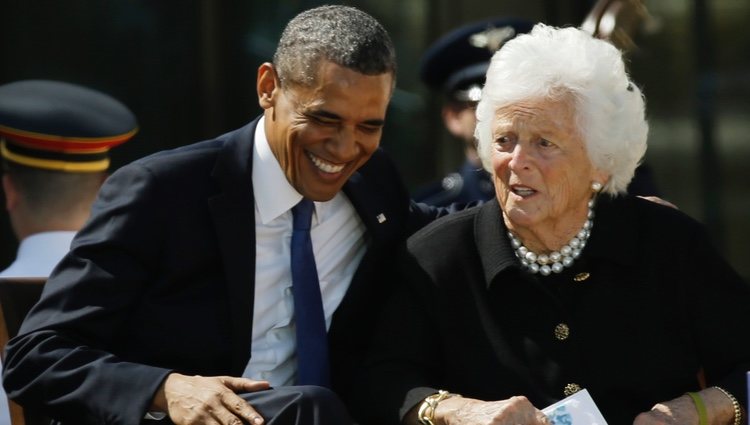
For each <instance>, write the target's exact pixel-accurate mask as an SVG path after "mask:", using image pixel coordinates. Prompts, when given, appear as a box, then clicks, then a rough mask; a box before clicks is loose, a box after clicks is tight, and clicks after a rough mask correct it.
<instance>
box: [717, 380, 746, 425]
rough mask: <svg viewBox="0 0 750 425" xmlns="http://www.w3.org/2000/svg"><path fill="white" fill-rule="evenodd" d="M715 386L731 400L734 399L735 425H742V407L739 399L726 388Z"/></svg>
mask: <svg viewBox="0 0 750 425" xmlns="http://www.w3.org/2000/svg"><path fill="white" fill-rule="evenodd" d="M714 388H716V389H717V390H719V391H721V392H722V393H724V395H725V396H727V397H729V400H731V401H732V407H734V425H742V408H741V407H740V403H739V402H738V401H737V399H736V398H735V397H734V396H733V395H732V394H730V393H729V391H727V390H725V389H724V388H721V387H716V386H715V387H714Z"/></svg>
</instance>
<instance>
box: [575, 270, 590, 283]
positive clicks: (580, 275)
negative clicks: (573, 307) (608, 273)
mask: <svg viewBox="0 0 750 425" xmlns="http://www.w3.org/2000/svg"><path fill="white" fill-rule="evenodd" d="M589 276H591V274H589V273H587V272H583V273H578V274H577V275H575V277H574V278H573V280H575V281H576V282H583V281H584V280H586V279H588V278H589Z"/></svg>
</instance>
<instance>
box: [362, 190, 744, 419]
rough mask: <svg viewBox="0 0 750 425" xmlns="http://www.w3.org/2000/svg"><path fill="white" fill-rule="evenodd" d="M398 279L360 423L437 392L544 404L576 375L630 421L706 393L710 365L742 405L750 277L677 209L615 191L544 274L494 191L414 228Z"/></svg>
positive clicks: (610, 413) (612, 413) (391, 415)
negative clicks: (561, 264)
mask: <svg viewBox="0 0 750 425" xmlns="http://www.w3.org/2000/svg"><path fill="white" fill-rule="evenodd" d="M582 273H587V274H582ZM576 277H577V279H576ZM399 281H400V284H401V286H400V287H399V289H397V292H398V293H396V294H395V295H394V297H393V300H392V301H391V302H390V304H389V306H388V307H387V308H386V309H385V313H384V317H383V324H382V328H381V330H380V332H379V335H378V336H377V337H376V340H375V343H374V344H373V347H374V348H373V349H374V352H373V353H372V355H371V357H370V361H369V365H368V369H367V373H366V374H365V376H364V377H363V378H362V379H363V380H362V381H361V384H360V387H361V388H362V391H360V392H358V393H357V395H358V396H360V397H359V398H358V400H355V402H354V403H352V406H353V407H354V409H355V414H356V415H355V417H358V419H359V420H360V422H363V423H368V424H369V423H374V424H380V425H385V424H391V423H397V422H398V420H399V418H398V413H399V408H403V411H402V413H404V412H405V411H408V410H409V409H411V408H412V407H413V406H415V405H416V404H417V403H419V402H420V401H421V399H422V398H424V397H425V396H426V395H428V394H431V393H435V392H437V391H436V389H445V390H448V391H451V392H455V393H459V394H462V395H463V396H465V397H472V398H477V399H482V400H501V399H506V398H508V397H510V396H513V395H525V396H527V397H528V398H529V399H530V401H531V402H532V403H533V404H534V405H535V406H537V407H538V408H540V409H541V408H544V407H546V406H547V405H549V404H551V403H553V402H555V401H557V400H560V399H562V398H564V397H565V387H566V386H568V385H569V384H578V385H579V386H580V387H583V388H587V389H588V390H589V392H590V393H591V395H592V397H593V399H594V400H595V402H596V403H597V404H598V406H599V407H600V409H601V410H602V413H603V414H604V417H605V419H606V420H607V421H608V423H609V424H611V425H618V424H628V425H629V424H632V423H633V419H634V418H635V416H636V415H637V414H638V413H639V412H643V411H647V410H649V409H650V408H651V407H652V406H653V405H654V404H655V403H657V402H661V401H667V400H670V399H672V398H675V397H678V396H680V395H682V394H684V393H685V392H686V391H696V390H698V389H699V383H698V379H697V374H698V371H699V369H700V368H703V369H704V372H705V378H706V381H707V383H708V385H720V386H723V387H724V388H726V389H728V390H729V391H730V392H733V393H734V394H735V395H736V396H737V399H739V400H740V401H741V402H743V403H744V400H745V397H746V392H745V391H746V390H745V384H744V372H745V371H746V370H748V369H749V368H750V339H748V335H750V320H749V319H748V315H747V311H748V307H749V306H750V287H749V286H748V285H747V284H746V283H745V282H743V281H742V280H741V279H740V277H739V276H737V274H736V273H735V272H734V271H733V270H732V269H731V268H730V267H729V266H728V265H727V264H726V263H725V262H724V261H723V260H722V259H721V258H720V256H719V255H718V254H717V253H716V251H715V250H714V249H713V248H712V247H711V243H710V242H709V240H708V238H707V237H706V235H705V233H704V231H703V229H702V226H700V225H699V224H698V223H696V222H695V221H693V220H691V219H690V218H689V217H687V216H686V215H685V214H683V213H681V212H680V211H678V210H675V209H672V208H667V207H663V206H661V205H657V204H654V203H651V202H647V201H644V200H642V199H638V198H631V197H624V198H618V199H615V200H610V199H608V198H606V197H603V198H602V199H600V201H599V202H598V205H597V207H596V216H595V218H594V227H593V231H592V235H591V238H590V239H589V241H588V245H587V246H586V248H585V250H584V251H583V255H582V256H581V258H579V259H578V260H576V262H575V263H574V264H573V266H572V267H571V269H566V270H565V271H564V272H563V273H561V274H560V275H554V274H553V275H551V276H547V277H544V276H539V275H531V274H529V273H528V272H525V271H523V270H522V269H520V263H519V261H518V260H517V258H516V256H515V253H514V251H513V249H512V248H511V246H510V243H509V241H508V236H507V230H506V227H505V225H504V223H503V221H502V218H501V212H500V208H499V206H498V204H497V202H496V201H492V202H490V203H487V204H485V205H484V206H482V207H481V208H479V209H473V210H469V211H466V212H462V213H457V214H453V215H451V216H449V217H446V218H443V219H441V220H437V221H436V222H434V223H433V224H432V225H429V226H427V227H426V228H424V229H423V230H422V231H420V232H418V233H417V234H415V235H414V236H413V237H412V238H410V239H409V242H408V252H407V253H405V254H404V258H403V271H402V272H401V275H400V276H399ZM561 324H565V325H566V326H567V329H568V330H569V332H568V333H565V332H556V330H559V329H561V328H559V327H558V326H559V325H561ZM374 399H377V400H378V402H377V406H378V408H374V407H373V403H372V400H374ZM368 400H369V406H368Z"/></svg>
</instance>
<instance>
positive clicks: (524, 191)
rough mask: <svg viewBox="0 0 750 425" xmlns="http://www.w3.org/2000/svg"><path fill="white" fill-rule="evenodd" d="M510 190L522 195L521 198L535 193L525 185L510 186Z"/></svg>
mask: <svg viewBox="0 0 750 425" xmlns="http://www.w3.org/2000/svg"><path fill="white" fill-rule="evenodd" d="M510 191H511V192H513V193H514V194H516V195H518V196H520V197H522V198H528V197H529V196H531V195H533V194H535V193H536V190H534V189H532V188H530V187H527V186H516V185H514V186H511V188H510Z"/></svg>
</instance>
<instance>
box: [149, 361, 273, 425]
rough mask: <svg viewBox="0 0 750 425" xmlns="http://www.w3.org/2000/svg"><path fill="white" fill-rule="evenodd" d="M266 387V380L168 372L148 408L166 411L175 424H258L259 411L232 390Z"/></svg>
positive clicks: (247, 390) (263, 388)
mask: <svg viewBox="0 0 750 425" xmlns="http://www.w3.org/2000/svg"><path fill="white" fill-rule="evenodd" d="M268 388H269V384H268V382H266V381H253V380H250V379H246V378H234V377H231V376H212V377H203V376H186V375H180V374H179V373H172V374H170V375H169V376H167V379H165V380H164V383H163V384H162V385H161V387H160V388H159V390H158V391H157V392H156V395H155V396H154V401H153V404H152V410H153V411H161V412H166V413H167V414H169V418H170V419H171V420H172V422H174V423H175V425H190V424H222V425H241V424H243V423H248V424H253V425H261V424H263V422H264V421H263V418H262V417H261V416H260V414H258V412H256V411H255V410H254V409H253V408H252V407H251V406H250V405H249V404H248V403H247V402H246V401H245V400H243V399H242V398H241V397H240V396H238V395H237V394H236V393H238V392H254V391H260V390H265V389H268Z"/></svg>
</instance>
